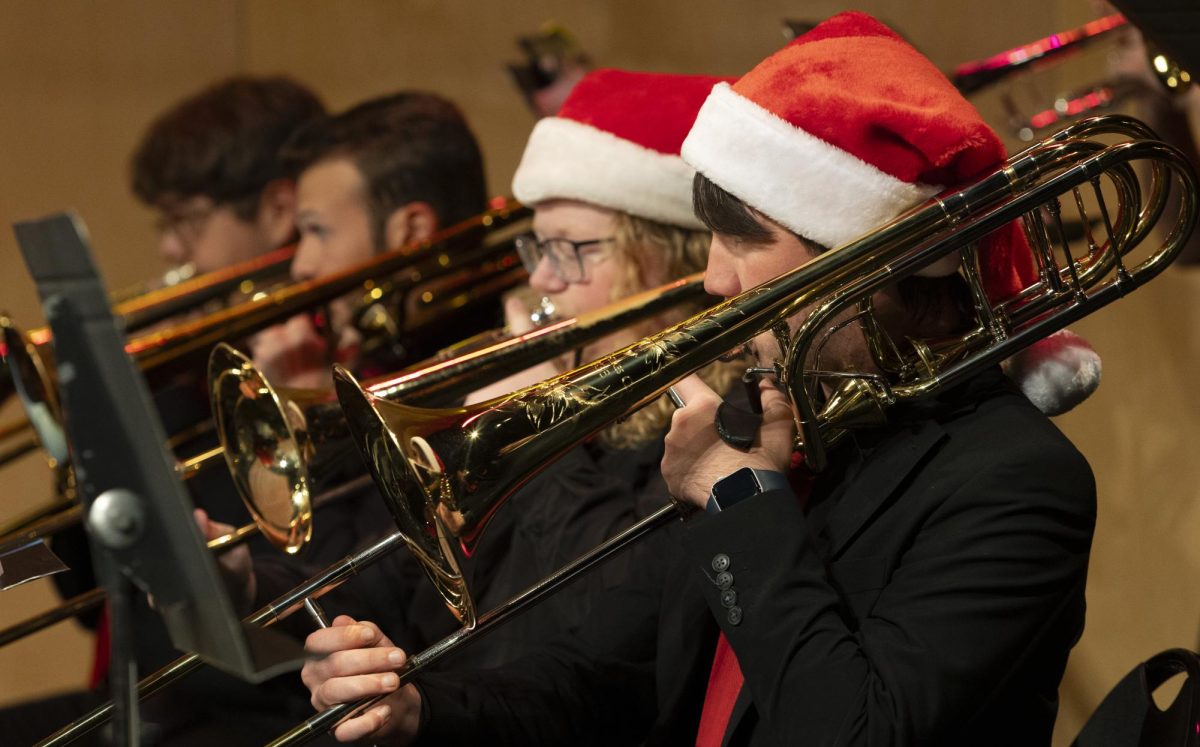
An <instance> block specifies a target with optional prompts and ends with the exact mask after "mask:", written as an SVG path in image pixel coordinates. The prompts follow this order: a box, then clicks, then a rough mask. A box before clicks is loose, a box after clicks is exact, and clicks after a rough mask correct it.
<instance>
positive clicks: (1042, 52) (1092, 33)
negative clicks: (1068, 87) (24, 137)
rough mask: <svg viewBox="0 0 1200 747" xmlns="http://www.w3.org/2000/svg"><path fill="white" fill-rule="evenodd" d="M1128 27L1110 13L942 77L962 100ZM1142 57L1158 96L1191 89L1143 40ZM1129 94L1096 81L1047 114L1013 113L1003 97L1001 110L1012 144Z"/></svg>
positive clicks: (1119, 85)
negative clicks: (1013, 136)
mask: <svg viewBox="0 0 1200 747" xmlns="http://www.w3.org/2000/svg"><path fill="white" fill-rule="evenodd" d="M1131 26H1132V24H1131V23H1130V22H1129V21H1128V19H1126V18H1125V16H1123V15H1122V14H1120V13H1114V14H1112V15H1108V16H1104V17H1102V18H1097V19H1096V20H1094V21H1090V22H1088V23H1085V24H1084V25H1082V26H1078V27H1076V28H1072V29H1067V30H1066V31H1060V32H1059V33H1056V34H1051V35H1050V36H1047V37H1045V38H1043V39H1038V40H1036V41H1033V42H1030V43H1029V44H1023V45H1021V46H1019V47H1014V48H1012V49H1009V50H1005V51H1003V52H1000V53H998V54H994V55H992V56H990V57H986V58H984V59H982V60H975V61H972V62H966V63H963V64H961V65H959V66H958V67H956V68H955V69H954V71H953V72H952V73H950V74H949V76H948V77H949V78H950V80H951V82H953V83H954V85H955V87H957V88H958V90H959V91H960V92H961V93H962V94H963V95H964V96H969V95H971V94H973V93H977V92H979V91H981V90H983V89H985V88H989V87H991V86H993V85H994V84H996V83H998V82H1000V81H1003V80H1007V79H1009V78H1011V77H1013V76H1015V75H1020V74H1022V73H1024V72H1025V71H1028V70H1031V69H1036V68H1037V67H1039V66H1042V65H1046V64H1048V63H1050V62H1052V61H1055V60H1061V59H1065V58H1066V57H1067V56H1068V55H1070V54H1073V53H1074V52H1077V51H1079V50H1081V49H1083V48H1085V47H1089V46H1091V45H1093V43H1095V42H1098V41H1100V40H1103V39H1108V38H1112V37H1113V36H1115V35H1116V34H1118V33H1120V32H1121V31H1123V30H1126V29H1128V28H1129V27H1131ZM1146 54H1147V56H1148V58H1149V59H1148V60H1147V62H1148V65H1149V68H1150V70H1151V71H1153V73H1154V77H1155V78H1156V79H1157V80H1158V82H1159V83H1160V84H1161V85H1162V89H1163V90H1164V91H1166V92H1168V93H1171V94H1179V93H1183V92H1184V91H1186V90H1187V89H1188V88H1189V87H1190V86H1191V84H1192V75H1191V73H1189V72H1188V71H1187V70H1185V69H1183V68H1182V67H1180V66H1179V64H1178V63H1176V62H1175V61H1174V60H1172V59H1171V58H1169V57H1167V56H1166V55H1165V54H1163V53H1162V52H1161V51H1160V50H1159V49H1158V48H1157V47H1156V46H1155V45H1154V44H1152V43H1151V42H1150V41H1149V40H1147V41H1146ZM1130 89H1131V85H1130V83H1129V81H1127V80H1126V81H1122V80H1111V81H1102V82H1100V83H1099V84H1097V85H1093V86H1088V87H1085V88H1083V89H1079V90H1076V91H1072V92H1070V93H1068V94H1066V95H1063V96H1059V97H1057V98H1056V99H1055V101H1054V104H1053V106H1051V107H1050V108H1046V109H1043V110H1041V111H1038V112H1035V113H1033V114H1031V115H1028V116H1026V115H1024V114H1022V113H1021V112H1020V111H1019V107H1018V106H1017V104H1016V102H1015V101H1014V100H1013V97H1012V96H1011V95H1007V94H1006V95H1005V96H1004V98H1003V104H1004V108H1005V109H1006V111H1007V114H1008V118H1009V124H1010V126H1011V127H1012V131H1013V132H1014V134H1016V136H1017V137H1018V138H1020V139H1021V140H1023V141H1026V142H1028V141H1030V140H1033V138H1034V137H1035V134H1036V133H1038V132H1041V131H1044V130H1046V129H1048V128H1050V127H1053V126H1055V125H1058V124H1060V123H1062V122H1063V120H1065V119H1069V118H1077V117H1082V116H1086V115H1088V114H1089V113H1091V112H1093V111H1095V110H1096V109H1099V108H1101V107H1107V106H1112V105H1113V104H1115V103H1116V102H1117V101H1118V100H1120V99H1122V98H1125V97H1127V96H1128V95H1129V94H1130Z"/></svg>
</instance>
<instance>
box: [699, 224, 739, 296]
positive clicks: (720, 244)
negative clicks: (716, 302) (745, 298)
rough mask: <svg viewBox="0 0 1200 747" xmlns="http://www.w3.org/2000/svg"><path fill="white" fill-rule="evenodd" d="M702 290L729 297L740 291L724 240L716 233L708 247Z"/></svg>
mask: <svg viewBox="0 0 1200 747" xmlns="http://www.w3.org/2000/svg"><path fill="white" fill-rule="evenodd" d="M704 290H706V291H707V292H708V293H709V294H711V295H714V296H721V297H723V298H729V297H730V296H736V295H737V294H739V293H741V292H742V285H741V282H740V281H739V280H738V276H737V270H736V268H735V267H734V263H733V258H732V256H731V255H730V252H729V246H728V244H727V243H726V240H725V239H723V238H720V237H719V236H717V235H716V234H714V235H713V238H712V243H711V244H709V247H708V267H707V269H705V271H704Z"/></svg>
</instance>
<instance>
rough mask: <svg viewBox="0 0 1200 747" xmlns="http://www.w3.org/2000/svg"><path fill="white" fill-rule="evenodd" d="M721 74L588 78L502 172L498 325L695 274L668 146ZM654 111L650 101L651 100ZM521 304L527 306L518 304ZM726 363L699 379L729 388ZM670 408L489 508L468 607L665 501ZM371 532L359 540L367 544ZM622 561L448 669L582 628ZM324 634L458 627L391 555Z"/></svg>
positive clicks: (657, 408) (687, 215)
mask: <svg viewBox="0 0 1200 747" xmlns="http://www.w3.org/2000/svg"><path fill="white" fill-rule="evenodd" d="M718 80H719V79H717V78H711V77H704V76H691V75H660V74H650V73H635V72H626V71H620V70H600V71H596V72H593V73H590V74H589V75H588V76H587V77H586V78H584V80H583V81H582V82H581V83H580V84H579V85H578V86H577V87H576V89H575V90H574V91H573V92H572V94H571V96H570V98H569V99H568V100H567V102H566V104H565V105H564V107H563V108H562V110H561V111H560V112H559V114H558V115H557V116H555V117H551V118H547V119H543V120H542V121H540V122H539V123H538V124H537V125H536V126H535V128H534V130H533V133H532V134H531V136H530V138H529V141H528V144H527V146H526V149H525V152H524V156H523V158H522V160H521V163H520V165H519V167H518V168H517V171H516V173H515V176H514V178H513V192H514V195H515V196H516V197H517V198H518V199H520V200H521V201H522V202H524V203H526V204H528V205H530V206H531V207H533V209H534V218H533V231H532V232H531V233H529V234H527V235H524V236H521V237H519V238H518V239H517V240H516V243H517V248H518V251H519V253H520V255H521V258H522V260H523V262H524V263H525V265H526V267H527V268H528V269H529V272H530V281H529V289H528V290H529V291H530V292H526V293H521V294H515V295H514V297H512V298H510V299H509V300H508V302H507V303H506V309H505V311H506V317H507V321H508V327H509V330H510V331H511V332H513V333H518V334H519V333H522V332H525V331H527V330H529V329H530V328H532V326H533V322H532V321H531V318H530V312H529V306H530V304H529V298H530V296H531V295H532V297H533V298H537V297H538V296H541V297H543V298H544V300H543V302H542V307H543V311H544V310H545V309H550V308H553V309H554V313H555V315H556V316H558V317H560V318H568V317H572V316H575V315H578V314H582V313H586V312H589V311H594V310H596V309H599V308H601V307H603V306H605V305H607V304H609V303H610V302H612V301H616V300H619V299H622V298H625V297H627V296H629V295H631V294H634V293H636V292H638V291H642V290H646V289H651V288H655V287H657V286H660V285H662V284H664V283H666V282H668V281H670V280H673V279H676V278H679V277H682V276H684V275H688V274H691V273H695V272H698V271H700V270H702V269H703V268H704V265H705V262H706V254H707V249H708V244H709V241H710V240H711V237H710V235H709V233H708V231H706V230H705V229H704V227H703V225H702V224H701V223H700V222H699V221H698V220H697V219H696V217H695V215H694V214H693V212H692V207H691V181H692V176H693V173H694V172H693V171H692V170H691V169H690V168H689V167H687V166H686V164H684V163H683V161H682V160H681V158H680V156H679V147H680V145H681V143H682V142H683V138H684V135H686V133H687V131H688V128H689V127H690V126H691V122H692V119H693V117H694V116H695V114H696V111H697V110H698V109H699V107H700V104H701V102H702V101H703V100H704V96H705V95H706V94H707V92H708V90H709V89H710V88H711V87H712V85H713V84H714V83H715V82H717V81H718ZM652 104H653V105H652ZM521 296H524V299H522V298H521ZM698 309H699V305H698V304H691V305H690V306H689V307H687V308H679V309H674V310H671V311H668V312H665V313H663V314H661V315H659V316H656V317H654V318H651V319H647V320H644V321H642V322H640V323H638V324H635V325H632V326H631V327H629V328H627V329H622V330H619V331H617V332H614V333H612V334H610V335H608V336H607V337H605V338H603V339H601V340H598V341H595V342H593V343H591V344H588V345H586V346H584V347H583V348H581V349H579V350H573V351H570V352H567V353H565V354H563V355H561V356H559V357H558V358H556V359H554V360H551V361H548V362H545V363H542V364H539V365H536V366H533V367H531V368H529V369H527V370H525V371H522V372H520V373H518V374H515V375H513V376H510V377H508V378H506V379H504V380H502V381H499V382H495V383H493V384H491V385H489V386H487V387H484V388H482V389H480V390H479V391H476V392H475V393H473V394H472V395H471V396H470V397H469V401H472V402H478V401H482V400H487V399H490V398H492V397H497V396H504V395H506V394H508V393H510V392H513V391H515V390H517V389H519V388H521V387H524V386H527V385H530V384H534V383H537V382H540V381H542V380H545V379H547V378H550V377H553V376H555V375H557V374H559V373H562V372H564V371H566V370H568V369H570V368H574V367H575V366H577V365H579V364H580V363H581V362H586V361H591V360H594V359H596V358H599V357H600V356H602V355H605V354H608V353H611V352H613V351H615V350H617V349H619V348H621V347H623V346H625V345H627V344H628V343H631V342H633V341H635V340H637V339H640V338H641V337H644V336H645V335H647V334H651V333H653V332H657V331H659V330H661V329H663V328H664V327H665V326H667V325H669V324H672V323H674V322H676V321H679V320H682V319H683V318H685V317H687V316H689V315H690V314H692V313H694V312H695V311H696V310H698ZM738 373H740V369H739V368H738V367H737V365H735V364H718V365H716V366H712V367H709V368H708V369H707V370H706V372H705V374H704V376H705V378H706V380H708V381H709V382H710V384H711V385H712V386H714V387H715V388H717V389H719V390H724V389H725V388H726V387H728V385H729V384H730V383H731V382H732V381H733V379H734V377H735V376H736V375H737V374H738ZM670 416H671V406H670V404H669V402H668V400H667V398H665V397H663V398H662V399H661V401H659V402H655V403H652V404H651V405H650V406H648V407H646V408H643V409H642V410H641V411H639V412H638V413H636V414H634V415H633V416H631V417H630V418H628V419H627V420H625V421H624V422H622V423H620V424H617V425H614V426H612V427H610V428H609V429H607V430H606V431H604V432H603V433H602V434H600V435H599V436H598V437H597V438H596V439H594V440H592V441H590V442H587V443H584V444H582V445H580V446H579V447H577V448H575V449H573V450H571V451H570V452H569V453H568V454H567V455H565V456H564V457H563V459H561V460H560V461H558V462H557V463H555V464H553V465H551V466H549V467H548V468H547V469H546V470H545V471H543V472H542V473H541V474H539V475H538V476H536V477H535V478H533V480H531V481H530V482H529V483H528V484H527V485H525V486H524V487H523V488H521V489H520V490H519V491H517V492H516V493H515V494H514V495H513V496H512V497H511V498H510V499H509V500H508V502H507V503H506V505H505V506H504V507H503V508H501V510H499V511H498V512H497V513H496V516H495V517H494V518H493V519H492V520H491V522H490V523H489V525H488V526H487V528H486V530H485V531H484V532H483V534H482V537H481V539H480V540H479V544H478V545H477V546H476V547H475V548H474V550H473V552H472V553H471V555H470V556H469V557H466V556H465V553H462V554H461V555H463V557H460V558H459V563H460V566H461V567H462V570H463V574H464V577H465V578H466V580H467V582H468V585H469V588H470V589H471V593H472V596H473V598H474V601H475V605H476V607H477V608H478V609H479V610H480V611H486V610H488V609H491V608H493V607H495V606H496V605H497V604H499V603H501V602H503V601H504V600H506V599H508V598H509V597H511V596H512V595H513V594H515V593H517V592H518V591H520V590H522V589H524V588H526V587H527V586H529V585H530V584H532V583H534V582H536V581H538V580H539V579H541V578H543V577H544V576H546V575H548V574H549V573H550V572H552V571H554V570H556V569H557V568H558V567H560V566H562V565H563V564H565V563H566V562H568V561H570V560H572V559H574V558H575V557H576V556H578V555H579V554H581V553H583V552H584V551H586V550H588V549H590V548H591V547H592V546H594V545H595V544H598V543H599V542H601V541H603V540H604V539H606V538H608V537H610V536H612V535H613V534H615V533H617V532H619V531H620V530H622V529H624V528H626V527H627V526H629V525H631V524H633V523H634V521H635V520H636V519H637V518H638V517H639V516H641V515H642V514H644V513H646V512H648V510H650V509H652V508H657V507H658V506H660V505H662V504H664V503H665V502H666V501H667V500H668V496H667V494H666V491H665V488H664V487H663V485H662V481H661V479H660V478H659V475H658V470H657V465H658V461H659V459H660V458H661V456H662V448H663V446H662V438H663V435H664V434H665V433H666V430H667V426H668V424H669V421H670ZM363 536H364V537H365V536H367V535H366V534H364V535H363ZM256 565H258V566H259V567H258V568H256V569H255V574H256V576H257V582H258V583H257V585H258V596H259V599H260V601H265V600H267V599H270V598H271V597H272V596H273V595H274V594H275V593H276V592H278V591H282V590H283V589H286V588H288V587H290V586H291V585H293V584H294V583H295V582H298V581H299V580H301V578H302V577H303V576H302V575H301V574H300V573H299V572H298V569H297V567H296V566H294V565H292V566H290V567H284V566H283V564H280V563H277V562H270V561H267V562H264V563H259V562H258V561H257V560H256ZM619 567H620V566H619V564H618V565H614V566H613V567H612V568H611V569H610V571H609V572H606V573H604V574H597V575H596V576H594V577H592V578H590V579H588V580H587V581H585V582H582V583H579V584H576V585H573V587H572V588H571V589H570V590H569V591H568V592H567V593H565V594H562V595H559V596H558V597H556V598H555V599H553V600H551V601H550V602H548V603H547V604H545V605H543V606H542V607H541V608H539V609H538V610H535V611H534V612H533V613H531V614H530V615H528V616H526V617H525V618H523V619H522V620H520V621H518V622H517V623H515V624H514V625H512V626H509V627H508V628H507V629H505V630H503V631H499V632H497V633H496V634H495V635H494V636H490V640H489V643H488V645H486V646H476V647H473V648H472V649H470V650H468V651H466V652H464V653H463V655H461V656H459V657H456V658H455V659H454V660H453V661H452V662H450V663H449V666H455V667H458V666H465V665H467V664H470V665H475V666H493V665H499V664H503V663H506V662H508V661H511V660H512V659H513V658H515V657H516V656H517V655H518V654H519V653H520V652H521V651H523V650H526V649H528V648H530V647H532V646H534V645H536V644H537V643H538V642H540V641H542V640H545V639H546V638H548V637H551V636H554V635H558V634H562V633H570V632H572V631H574V630H576V629H578V627H579V626H580V625H582V624H583V622H584V620H585V619H586V617H587V615H588V614H589V610H590V608H591V600H592V599H593V598H594V597H595V596H596V595H597V594H598V593H600V592H601V591H603V589H604V588H606V587H607V586H608V585H609V584H611V583H612V579H613V577H614V576H613V574H614V573H618V572H619V571H618V569H619ZM324 604H325V607H326V608H327V610H329V612H330V613H331V614H333V613H339V612H340V613H348V615H350V616H352V617H350V616H343V617H341V618H339V619H338V620H339V621H340V622H335V624H341V623H344V622H345V621H346V620H349V619H354V618H363V619H371V620H375V621H377V622H378V624H379V625H381V626H382V627H384V628H385V629H387V630H389V632H390V634H391V635H393V636H394V637H395V638H396V639H397V640H402V641H404V642H405V645H407V646H409V647H411V648H422V647H425V646H428V645H430V644H432V643H434V642H436V641H437V640H438V639H440V638H442V637H443V636H445V635H447V634H449V633H450V632H452V631H453V630H454V628H455V626H456V622H455V620H454V619H453V617H452V616H451V615H450V613H449V611H448V610H447V609H446V607H445V604H444V603H443V602H442V600H441V598H440V597H439V596H438V594H437V592H436V591H435V590H434V589H433V587H432V585H431V584H429V583H428V581H427V580H426V579H425V578H424V575H423V574H422V573H421V572H420V569H419V565H418V564H417V562H415V561H414V560H413V559H412V558H411V557H410V556H408V555H407V554H406V553H397V554H396V555H393V556H390V557H389V558H388V559H386V560H385V561H383V562H382V563H381V564H380V565H379V566H377V567H373V568H368V569H366V570H364V572H363V574H362V576H361V577H359V578H357V579H355V580H353V581H351V582H350V583H349V584H347V587H346V588H344V589H342V590H339V591H338V592H334V593H332V594H330V595H329V596H328V597H326V601H325V602H324Z"/></svg>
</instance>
